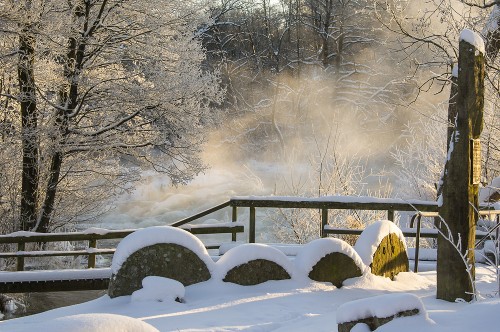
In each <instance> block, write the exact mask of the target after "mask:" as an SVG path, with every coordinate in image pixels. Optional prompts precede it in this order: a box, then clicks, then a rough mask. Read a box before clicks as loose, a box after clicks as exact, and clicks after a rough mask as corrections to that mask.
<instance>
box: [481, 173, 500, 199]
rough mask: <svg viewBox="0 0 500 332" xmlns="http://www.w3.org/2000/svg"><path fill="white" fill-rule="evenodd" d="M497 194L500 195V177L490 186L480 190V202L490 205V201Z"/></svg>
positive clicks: (492, 181)
mask: <svg viewBox="0 0 500 332" xmlns="http://www.w3.org/2000/svg"><path fill="white" fill-rule="evenodd" d="M495 192H498V193H500V176H498V177H496V178H494V179H493V180H491V183H490V184H489V185H488V186H486V187H484V188H481V189H480V190H479V202H481V203H488V200H489V199H490V197H491V196H492V195H493V194H494V193H495Z"/></svg>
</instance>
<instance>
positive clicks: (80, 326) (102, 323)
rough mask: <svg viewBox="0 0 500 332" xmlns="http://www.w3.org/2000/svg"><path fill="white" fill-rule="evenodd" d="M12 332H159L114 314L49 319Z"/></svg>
mask: <svg viewBox="0 0 500 332" xmlns="http://www.w3.org/2000/svg"><path fill="white" fill-rule="evenodd" d="M9 331H11V332H28V331H50V332H66V331H71V332H99V331H106V332H157V331H158V330H157V329H156V328H154V327H153V326H151V325H149V324H148V323H145V322H143V321H141V320H139V319H135V318H131V317H127V316H122V315H114V314H97V313H95V314H81V315H71V316H67V317H58V318H55V319H47V320H45V321H41V322H38V323H36V324H33V323H31V324H30V323H27V324H20V325H19V326H13V327H10V328H9Z"/></svg>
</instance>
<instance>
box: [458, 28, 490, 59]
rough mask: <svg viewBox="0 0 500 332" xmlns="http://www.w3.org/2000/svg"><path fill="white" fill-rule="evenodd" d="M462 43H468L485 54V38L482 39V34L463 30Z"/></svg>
mask: <svg viewBox="0 0 500 332" xmlns="http://www.w3.org/2000/svg"><path fill="white" fill-rule="evenodd" d="M459 40H460V41H462V40H463V41H466V42H467V43H469V44H471V45H472V46H474V47H475V48H476V50H478V51H479V52H481V53H483V54H484V52H485V51H484V50H485V47H484V40H483V37H481V35H480V34H478V33H476V32H474V31H472V30H469V29H463V30H462V32H461V33H460V38H459Z"/></svg>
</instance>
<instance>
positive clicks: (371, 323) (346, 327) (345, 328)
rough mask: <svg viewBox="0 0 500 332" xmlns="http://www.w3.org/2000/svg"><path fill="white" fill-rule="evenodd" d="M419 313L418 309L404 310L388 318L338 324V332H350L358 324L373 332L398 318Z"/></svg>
mask: <svg viewBox="0 0 500 332" xmlns="http://www.w3.org/2000/svg"><path fill="white" fill-rule="evenodd" d="M418 313H419V311H418V309H412V310H404V311H400V312H398V313H397V314H395V315H393V316H389V317H383V318H379V317H368V318H363V319H358V320H356V321H353V322H345V323H342V324H338V331H339V332H350V331H351V330H352V329H353V328H354V327H355V326H357V325H358V324H365V325H367V326H368V327H369V328H370V331H375V330H376V329H378V328H379V327H380V326H382V325H384V324H387V323H389V322H390V321H391V320H393V319H395V318H398V317H408V316H415V315H418Z"/></svg>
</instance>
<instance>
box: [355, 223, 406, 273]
mask: <svg viewBox="0 0 500 332" xmlns="http://www.w3.org/2000/svg"><path fill="white" fill-rule="evenodd" d="M354 249H355V250H356V252H357V253H358V254H359V256H360V257H361V260H362V261H363V263H364V264H365V265H366V266H369V267H370V269H371V272H372V273H373V274H375V275H379V276H384V277H389V278H391V279H394V276H395V275H397V274H398V273H399V272H408V271H409V269H410V266H409V262H408V253H407V247H406V240H405V238H404V236H403V233H402V232H401V230H400V229H399V227H398V226H396V225H395V224H394V223H393V222H392V221H390V220H378V221H376V222H374V223H373V224H371V225H369V226H368V227H366V228H365V230H364V231H363V232H362V233H361V235H360V236H359V238H358V241H356V244H355V246H354Z"/></svg>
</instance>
